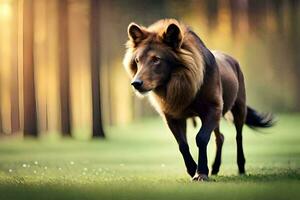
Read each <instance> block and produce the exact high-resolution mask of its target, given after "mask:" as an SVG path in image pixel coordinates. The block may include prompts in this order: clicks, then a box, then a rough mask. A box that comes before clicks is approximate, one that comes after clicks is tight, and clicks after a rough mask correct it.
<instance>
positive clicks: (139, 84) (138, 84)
mask: <svg viewBox="0 0 300 200" xmlns="http://www.w3.org/2000/svg"><path fill="white" fill-rule="evenodd" d="M131 85H132V86H133V87H134V88H135V89H137V90H140V89H141V87H142V86H143V81H142V80H140V79H135V80H134V81H133V82H132V83H131Z"/></svg>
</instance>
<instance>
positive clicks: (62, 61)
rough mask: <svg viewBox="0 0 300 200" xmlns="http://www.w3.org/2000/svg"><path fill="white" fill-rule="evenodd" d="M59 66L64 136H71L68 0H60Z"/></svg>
mask: <svg viewBox="0 0 300 200" xmlns="http://www.w3.org/2000/svg"><path fill="white" fill-rule="evenodd" d="M58 2H59V28H58V30H59V49H60V51H59V66H60V77H59V78H60V110H61V131H62V134H63V136H67V137H68V136H71V108H70V107H71V104H70V65H69V23H68V20H69V14H68V13H69V12H68V1H67V0H59V1H58Z"/></svg>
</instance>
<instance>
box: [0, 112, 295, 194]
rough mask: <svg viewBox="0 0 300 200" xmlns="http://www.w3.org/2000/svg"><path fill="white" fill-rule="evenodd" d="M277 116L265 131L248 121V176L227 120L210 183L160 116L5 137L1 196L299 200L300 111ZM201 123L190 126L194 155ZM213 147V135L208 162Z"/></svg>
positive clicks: (1, 144)
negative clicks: (94, 136)
mask: <svg viewBox="0 0 300 200" xmlns="http://www.w3.org/2000/svg"><path fill="white" fill-rule="evenodd" d="M278 118H279V121H278V123H277V126H276V127H274V128H272V129H268V130H263V132H262V133H259V132H255V131H253V130H251V129H249V128H245V131H244V141H245V143H244V147H245V154H246V169H247V175H244V176H239V175H238V174H237V166H236V163H235V158H236V148H235V146H236V145H235V133H234V127H233V125H232V124H231V123H230V122H226V121H224V122H222V128H221V130H222V132H223V133H224V135H225V143H224V152H223V164H222V166H221V170H220V174H219V176H211V177H210V178H211V181H210V182H207V183H200V182H191V181H190V178H189V177H188V175H187V174H186V172H185V167H184V164H183V161H182V158H181V155H180V153H179V151H178V148H177V145H176V143H175V139H174V138H173V136H172V134H171V133H170V132H169V131H168V130H167V128H166V127H165V125H164V124H163V122H162V121H161V120H160V119H159V118H157V119H146V120H142V121H140V122H136V123H134V124H131V125H127V126H119V127H110V128H106V132H107V135H108V138H107V140H105V141H86V140H72V139H64V140H57V139H53V138H51V139H50V138H48V137H47V136H46V137H43V138H42V139H39V140H37V141H36V140H25V141H20V140H7V139H5V140H4V139H2V141H0V199H1V200H2V199H3V200H4V199H9V200H13V199H72V200H73V199H80V200H82V199H116V200H118V199H132V200H138V199H143V200H144V199H156V200H159V199H164V200H166V199H172V200H176V199H184V200H186V199H205V200H207V199H222V200H224V199H230V200H234V199H243V200H247V199H264V200H265V199H284V200H286V199H298V198H300V133H299V129H298V126H297V125H298V124H299V122H300V115H299V114H289V115H283V114H282V115H279V116H278ZM196 130H197V129H194V128H192V126H191V125H190V126H189V130H188V132H189V133H188V135H189V141H190V144H191V150H192V152H193V155H194V156H196V154H197V150H196V145H195V142H194V138H195V133H196ZM214 152H215V146H214V137H212V138H211V141H210V144H209V163H212V161H213V157H214Z"/></svg>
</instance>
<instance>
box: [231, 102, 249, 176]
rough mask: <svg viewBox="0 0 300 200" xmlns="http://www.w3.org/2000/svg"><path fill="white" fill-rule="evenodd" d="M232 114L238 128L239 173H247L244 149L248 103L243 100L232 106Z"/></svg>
mask: <svg viewBox="0 0 300 200" xmlns="http://www.w3.org/2000/svg"><path fill="white" fill-rule="evenodd" d="M231 111H232V114H233V118H234V125H235V128H236V144H237V164H238V168H239V173H240V174H244V173H245V162H246V160H245V156H244V150H243V136H242V131H243V125H244V123H245V118H246V105H245V103H242V102H236V103H235V105H234V106H233V108H232V110H231Z"/></svg>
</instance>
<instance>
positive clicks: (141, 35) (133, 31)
mask: <svg viewBox="0 0 300 200" xmlns="http://www.w3.org/2000/svg"><path fill="white" fill-rule="evenodd" d="M127 32H128V37H129V39H130V40H131V41H133V42H134V43H135V44H138V43H140V42H141V41H142V40H143V39H145V38H146V33H145V31H144V30H142V28H141V27H140V26H139V25H137V24H136V23H130V24H129V26H128V29H127Z"/></svg>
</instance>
